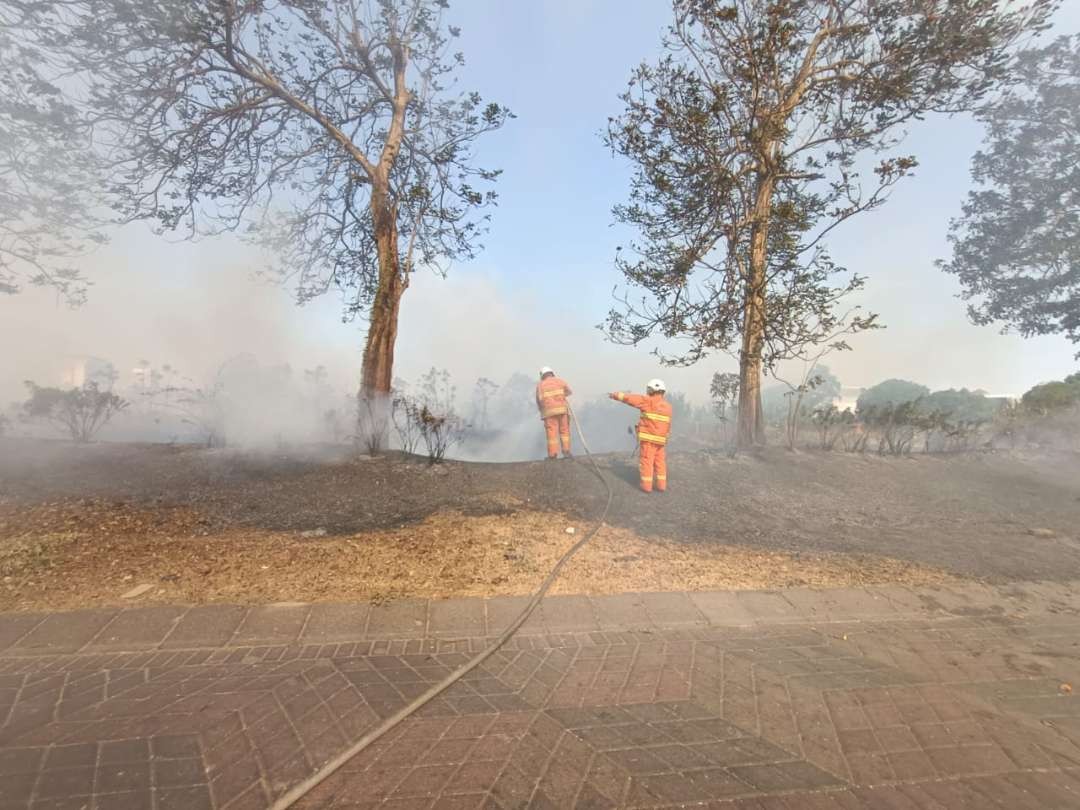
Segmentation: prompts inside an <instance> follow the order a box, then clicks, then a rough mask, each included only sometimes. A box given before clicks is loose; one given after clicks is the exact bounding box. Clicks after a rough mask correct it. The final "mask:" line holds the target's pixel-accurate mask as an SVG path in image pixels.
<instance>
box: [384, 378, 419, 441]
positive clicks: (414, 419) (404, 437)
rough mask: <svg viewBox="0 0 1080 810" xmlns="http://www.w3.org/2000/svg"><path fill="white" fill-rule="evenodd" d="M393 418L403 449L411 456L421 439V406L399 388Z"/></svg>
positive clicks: (393, 406)
mask: <svg viewBox="0 0 1080 810" xmlns="http://www.w3.org/2000/svg"><path fill="white" fill-rule="evenodd" d="M391 418H392V420H393V423H394V431H395V432H396V433H397V437H398V441H399V442H400V444H401V449H402V451H403V452H405V453H407V454H409V455H410V456H411V455H413V454H414V453H415V452H416V446H417V444H418V443H419V441H420V430H419V425H420V410H419V406H418V405H417V404H416V402H414V401H413V399H412V398H411V397H410V396H408V394H406V393H405V392H404V391H400V390H397V391H395V392H394V399H393V403H392V409H391Z"/></svg>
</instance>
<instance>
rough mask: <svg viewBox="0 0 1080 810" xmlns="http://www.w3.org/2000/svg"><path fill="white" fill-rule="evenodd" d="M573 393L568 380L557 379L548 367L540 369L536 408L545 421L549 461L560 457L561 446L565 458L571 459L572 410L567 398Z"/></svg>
mask: <svg viewBox="0 0 1080 810" xmlns="http://www.w3.org/2000/svg"><path fill="white" fill-rule="evenodd" d="M572 393H573V392H572V391H571V390H570V386H569V385H567V384H566V380H563V379H560V378H559V377H556V376H555V372H554V371H552V370H551V369H550V368H548V367H547V366H544V367H543V368H542V369H540V382H539V383H537V385H536V407H537V408H539V409H540V418H541V419H543V420H544V431H545V432H546V433H547V457H548V460H549V461H551V460H552V459H556V458H558V457H559V445H560V444H561V445H562V452H563V456H565V457H566V458H570V457H571V453H570V409H569V407H568V406H567V403H566V398H567V397H568V396H570V394H572Z"/></svg>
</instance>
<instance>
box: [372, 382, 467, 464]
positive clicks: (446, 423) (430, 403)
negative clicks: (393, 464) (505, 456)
mask: <svg viewBox="0 0 1080 810" xmlns="http://www.w3.org/2000/svg"><path fill="white" fill-rule="evenodd" d="M456 399H457V389H456V388H455V387H454V385H453V384H452V382H451V380H450V372H448V371H446V370H445V369H443V370H440V369H435V368H432V369H431V370H430V371H428V373H427V374H425V375H424V376H423V377H421V379H420V393H419V395H418V396H415V397H413V396H409V395H408V394H406V393H404V391H399V392H397V393H396V394H395V397H394V400H393V408H392V411H391V414H392V419H393V424H394V428H395V430H396V431H397V434H398V439H399V441H400V442H401V446H402V450H404V451H405V452H406V453H410V454H411V453H413V452H415V450H416V448H417V447H418V446H419V444H420V443H421V442H423V444H424V448H425V449H426V450H427V456H428V460H429V461H430V462H431V463H432V464H438V463H439V462H441V461H442V460H443V459H444V458H446V453H447V452H448V451H449V450H450V448H452V447H454V446H455V445H457V444H460V443H461V442H462V441H464V439H465V437H466V435H467V433H468V430H469V427H470V426H469V425H468V424H467V423H466V422H465V420H464V419H462V418H461V417H460V416H458V414H457V412H456V409H455V400H456Z"/></svg>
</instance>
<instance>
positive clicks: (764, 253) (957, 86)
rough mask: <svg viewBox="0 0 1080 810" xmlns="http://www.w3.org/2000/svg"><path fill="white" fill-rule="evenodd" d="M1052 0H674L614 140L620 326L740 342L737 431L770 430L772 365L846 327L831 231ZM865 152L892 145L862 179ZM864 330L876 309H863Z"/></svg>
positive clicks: (874, 194) (1036, 22)
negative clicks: (766, 377)
mask: <svg viewBox="0 0 1080 810" xmlns="http://www.w3.org/2000/svg"><path fill="white" fill-rule="evenodd" d="M1052 7H1053V1H1052V0H1032V2H1031V3H1029V4H1027V5H1024V6H1021V7H1017V6H1015V5H1014V4H1009V5H1003V4H1002V3H1000V2H999V0H972V1H971V2H965V3H955V2H951V0H902V1H901V2H889V3H885V2H878V0H851V2H844V3H837V2H832V0H811V1H810V2H797V0H740V2H737V3H731V2H729V0H674V2H673V8H674V15H675V21H674V23H673V25H672V26H671V28H670V29H669V32H668V34H667V36H666V37H665V39H664V42H663V46H664V50H665V55H664V56H663V57H662V58H661V59H660V61H659V62H658V63H657V64H655V65H650V64H643V65H641V66H640V67H639V68H638V69H637V70H636V71H635V72H634V74H633V76H632V79H631V81H630V86H629V89H628V90H627V92H626V93H625V94H624V96H623V97H622V98H623V102H624V104H625V111H624V112H623V114H622V115H621V116H619V117H618V118H616V119H613V120H612V121H611V123H610V125H609V128H608V134H607V143H608V144H609V145H610V146H611V148H612V149H613V150H614V151H615V152H617V153H618V154H620V155H623V156H625V157H627V158H629V160H630V161H631V162H632V164H633V167H634V176H633V180H632V183H631V191H630V200H629V202H628V203H627V204H625V205H622V206H619V207H617V208H616V210H615V215H616V218H617V219H618V220H619V221H621V222H623V223H627V224H629V225H631V226H633V227H634V228H635V229H636V230H637V231H638V232H639V233H640V235H641V237H640V241H639V242H637V243H635V244H633V245H632V246H631V249H630V250H629V251H627V252H626V253H625V254H623V253H622V252H620V255H619V257H618V259H617V265H618V267H619V269H620V270H621V271H622V273H623V275H624V276H625V278H626V280H627V282H628V283H629V284H630V285H631V286H632V287H640V288H641V289H642V290H643V291H644V296H643V298H642V300H641V301H640V302H638V301H631V300H630V299H629V298H628V297H624V298H623V300H622V304H621V306H620V307H619V308H617V309H615V310H613V311H612V312H611V313H610V315H609V317H608V319H607V323H606V327H605V328H606V331H607V332H608V334H609V335H610V336H611V337H612V338H613V339H614V340H616V341H619V342H623V343H628V344H634V345H636V344H639V343H641V342H642V341H644V340H646V339H648V338H649V337H650V336H652V335H660V336H662V337H665V338H675V337H678V338H684V339H686V340H687V341H688V342H689V348H688V349H687V351H685V352H683V353H681V354H679V355H677V356H665V357H664V358H663V359H664V360H665V361H666V362H669V363H692V362H695V361H696V360H698V359H700V358H701V357H703V356H705V355H706V354H708V353H709V352H713V351H723V352H730V353H737V354H738V357H739V363H740V387H739V392H740V400H739V423H738V442H739V444H740V445H742V446H746V445H748V444H753V443H758V442H761V441H763V440H764V420H763V418H762V412H761V374H762V372H763V370H764V371H768V370H770V369H771V368H772V367H773V366H774V365H775V364H776V363H777V362H779V361H780V360H783V359H786V358H789V357H792V356H798V353H799V352H801V351H803V350H804V349H805V347H807V346H813V345H817V344H821V343H827V342H829V341H830V340H831V337H830V336H831V335H833V334H834V332H835V331H836V327H837V322H838V319H839V318H840V316H839V315H838V314H837V313H836V311H835V310H836V307H837V304H838V302H839V301H840V300H841V299H842V298H843V297H844V296H845V295H846V294H847V293H849V292H851V291H853V290H855V289H858V288H859V287H860V286H861V285H862V283H863V280H862V278H861V277H859V276H857V275H856V276H846V275H845V274H844V273H843V271H842V268H839V267H837V266H836V265H835V264H834V263H833V261H832V260H831V258H830V257H829V254H828V253H827V251H826V250H825V248H824V243H823V239H824V237H825V236H826V235H827V234H828V233H829V232H830V231H831V230H832V229H833V228H834V227H836V226H837V225H838V224H840V223H841V222H843V221H845V220H847V219H849V218H851V217H853V216H855V215H856V214H858V213H860V212H863V211H868V210H872V209H874V208H877V207H878V206H880V205H881V204H882V203H883V201H884V200H885V197H886V196H887V193H888V191H889V189H891V188H892V187H893V186H894V185H895V184H896V183H897V182H898V181H899V180H900V179H902V178H903V177H905V176H907V175H908V174H910V173H911V171H912V169H913V168H914V166H915V160H914V158H912V157H910V156H904V155H896V154H889V153H890V152H891V151H892V150H893V148H894V147H895V146H896V144H897V142H898V140H899V135H898V133H900V132H901V130H902V128H903V126H904V125H905V124H907V123H908V122H910V121H912V120H915V119H918V118H920V117H922V116H923V115H925V114H926V113H928V112H932V111H957V110H964V109H970V108H972V107H973V106H975V105H977V104H978V103H979V102H980V101H981V100H982V99H983V97H984V95H985V93H986V92H987V90H988V89H989V88H991V87H992V86H993V85H994V83H995V82H997V81H999V80H1000V79H1001V78H1002V77H1003V76H1004V75H1005V74H1006V73H1007V69H1008V60H1007V48H1008V47H1009V46H1010V45H1011V43H1012V42H1013V41H1014V40H1015V39H1016V37H1018V36H1019V35H1020V34H1021V33H1023V32H1025V31H1027V30H1031V29H1032V28H1038V27H1039V26H1041V25H1042V24H1043V22H1044V21H1045V19H1046V16H1047V15H1048V14H1049V12H1050V11H1051V10H1052ZM866 154H886V155H887V156H886V157H884V158H883V159H881V160H880V161H879V163H878V164H877V166H876V167H875V168H874V171H873V174H874V177H873V178H872V179H871V180H870V182H864V180H863V178H862V177H860V174H859V171H858V163H859V160H860V158H861V157H862V156H863V155H866ZM851 325H852V327H853V329H852V331H860V330H862V329H865V328H872V327H873V326H875V325H876V323H875V320H874V316H873V315H865V316H863V315H858V316H853V318H852V321H851Z"/></svg>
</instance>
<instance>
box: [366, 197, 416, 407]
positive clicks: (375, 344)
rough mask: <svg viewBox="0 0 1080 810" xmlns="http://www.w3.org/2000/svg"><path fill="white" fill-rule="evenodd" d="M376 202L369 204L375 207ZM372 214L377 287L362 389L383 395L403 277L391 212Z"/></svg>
mask: <svg viewBox="0 0 1080 810" xmlns="http://www.w3.org/2000/svg"><path fill="white" fill-rule="evenodd" d="M375 206H376V203H373V204H372V207H373V208H374V207H375ZM380 208H382V210H381V211H376V212H375V214H376V216H375V244H376V247H377V250H378V256H379V286H378V288H377V289H376V291H375V300H374V301H373V302H372V305H371V316H370V326H369V327H368V333H367V343H366V344H365V346H364V360H363V366H362V369H361V383H360V388H361V392H362V393H364V394H367V395H386V394H389V393H390V385H391V382H392V381H393V378H394V342H395V340H396V339H397V330H398V312H399V309H400V306H401V296H402V294H403V293H404V292H405V280H404V279H403V278H402V277H401V264H400V261H399V257H398V239H397V223H396V222H395V218H394V216H393V213H392V212H391V211H387V210H386V207H385V206H380Z"/></svg>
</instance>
